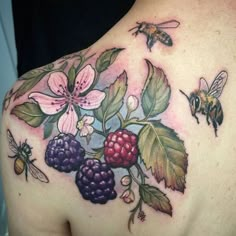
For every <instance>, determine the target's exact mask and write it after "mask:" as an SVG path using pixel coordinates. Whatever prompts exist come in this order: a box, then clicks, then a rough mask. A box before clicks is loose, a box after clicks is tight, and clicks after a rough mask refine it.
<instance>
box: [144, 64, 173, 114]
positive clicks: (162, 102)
mask: <svg viewBox="0 0 236 236" xmlns="http://www.w3.org/2000/svg"><path fill="white" fill-rule="evenodd" d="M146 62H147V65H148V76H147V79H146V83H145V86H144V90H143V93H142V97H141V100H142V108H143V112H144V114H145V116H146V117H154V116H157V115H159V114H160V113H162V112H163V111H165V110H166V108H167V107H168V104H169V99H170V93H171V91H170V86H169V84H168V80H167V78H166V76H165V74H164V71H163V70H162V69H161V68H157V67H155V66H153V65H152V64H151V62H150V61H148V60H146Z"/></svg>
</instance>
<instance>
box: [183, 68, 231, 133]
mask: <svg viewBox="0 0 236 236" xmlns="http://www.w3.org/2000/svg"><path fill="white" fill-rule="evenodd" d="M227 78H228V74H227V72H226V71H221V72H220V73H219V74H218V75H217V76H216V78H215V79H214V81H213V83H212V85H211V86H210V87H209V86H208V83H207V81H206V80H205V79H204V78H200V80H199V88H198V89H197V90H195V91H193V92H192V93H191V94H190V96H188V95H186V94H185V93H184V92H183V91H182V90H180V92H181V93H182V94H183V95H184V96H185V97H186V98H187V99H188V101H189V105H190V110H191V113H192V116H193V117H195V119H196V120H197V123H198V124H199V119H198V117H197V115H196V113H201V114H203V115H205V116H206V121H207V124H208V125H210V124H211V123H210V121H211V122H212V124H213V128H214V131H215V136H216V137H217V127H218V126H219V125H221V124H222V122H223V118H224V115H223V109H222V106H221V103H220V101H219V99H218V98H219V97H220V95H221V93H222V91H223V89H224V86H225V84H226V82H227ZM209 120H210V121H209Z"/></svg>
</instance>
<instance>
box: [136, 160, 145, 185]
mask: <svg viewBox="0 0 236 236" xmlns="http://www.w3.org/2000/svg"><path fill="white" fill-rule="evenodd" d="M135 167H136V168H137V170H138V173H139V175H140V178H141V183H142V184H145V178H146V175H145V174H144V172H143V170H142V168H141V166H140V165H139V164H138V163H136V164H135Z"/></svg>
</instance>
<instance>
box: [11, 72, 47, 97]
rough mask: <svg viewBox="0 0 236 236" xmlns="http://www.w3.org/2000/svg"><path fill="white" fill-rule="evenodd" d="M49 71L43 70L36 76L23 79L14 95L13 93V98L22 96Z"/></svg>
mask: <svg viewBox="0 0 236 236" xmlns="http://www.w3.org/2000/svg"><path fill="white" fill-rule="evenodd" d="M47 73H49V72H48V71H44V72H42V73H41V74H39V75H38V76H36V77H34V78H32V79H29V80H25V81H24V82H23V83H22V85H21V86H20V87H19V88H18V89H17V92H16V95H15V98H14V99H15V100H16V99H18V98H19V97H21V96H23V95H24V94H25V93H27V92H28V91H29V90H31V89H32V88H33V87H34V86H35V85H36V84H37V83H39V81H40V80H41V79H42V78H43V77H44V76H45V75H46V74H47Z"/></svg>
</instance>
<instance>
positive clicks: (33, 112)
mask: <svg viewBox="0 0 236 236" xmlns="http://www.w3.org/2000/svg"><path fill="white" fill-rule="evenodd" d="M11 114H13V115H15V116H17V117H18V118H19V119H20V120H23V121H24V122H25V123H27V124H28V125H30V126H32V127H34V128H36V127H39V126H40V125H41V124H42V123H43V121H44V120H45V118H46V117H47V116H46V115H45V114H44V113H43V112H42V111H41V109H40V107H39V105H38V104H36V103H30V102H25V103H23V104H20V105H17V106H15V107H14V108H13V109H12V110H11Z"/></svg>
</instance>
